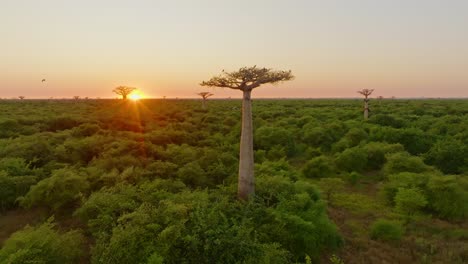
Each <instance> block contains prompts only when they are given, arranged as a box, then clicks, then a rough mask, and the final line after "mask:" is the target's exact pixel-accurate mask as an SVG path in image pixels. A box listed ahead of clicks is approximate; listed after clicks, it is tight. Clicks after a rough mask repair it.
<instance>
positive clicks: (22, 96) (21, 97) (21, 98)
mask: <svg viewBox="0 0 468 264" xmlns="http://www.w3.org/2000/svg"><path fill="white" fill-rule="evenodd" d="M18 98H19V99H20V100H24V98H26V97H25V96H24V95H20V96H18Z"/></svg>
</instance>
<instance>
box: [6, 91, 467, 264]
mask: <svg viewBox="0 0 468 264" xmlns="http://www.w3.org/2000/svg"><path fill="white" fill-rule="evenodd" d="M372 106H373V107H372V111H373V114H372V115H371V117H370V119H369V122H364V121H363V120H362V112H361V111H359V109H361V107H362V101H361V100H359V101H357V100H254V102H253V112H254V117H255V119H254V128H255V134H254V147H255V175H256V196H255V199H254V200H252V201H249V202H239V201H237V200H236V199H235V193H236V189H237V174H238V157H239V136H240V130H241V129H240V124H241V122H240V121H241V118H240V117H241V111H240V102H239V101H238V100H213V101H211V103H210V109H209V110H207V111H202V110H200V109H199V108H200V105H199V102H198V101H192V100H149V99H148V100H142V101H140V102H139V103H137V104H135V103H133V102H121V101H119V102H117V101H114V100H83V101H80V102H74V103H72V104H71V103H70V102H67V101H40V100H38V101H36V100H34V101H28V102H25V101H22V102H13V101H8V100H1V102H0V112H1V113H3V114H4V115H3V117H0V207H1V209H0V210H2V215H1V216H0V222H2V224H3V223H4V222H7V223H8V220H9V217H15V215H16V214H22V213H24V214H25V215H26V216H29V215H31V216H34V214H35V212H36V211H39V210H33V209H29V207H36V206H37V207H39V206H40V207H48V208H50V209H52V210H54V211H52V212H51V211H47V212H45V213H48V214H58V215H60V221H61V223H60V226H61V227H62V226H64V228H66V227H67V226H69V224H70V223H72V224H73V225H74V224H75V223H76V221H77V220H80V222H82V223H84V224H85V225H84V226H83V231H84V232H85V233H86V234H87V236H89V241H91V243H90V247H91V248H92V249H91V250H90V251H89V252H87V254H86V255H85V257H84V258H83V259H79V260H78V259H73V260H68V259H67V260H61V261H60V262H61V263H76V262H80V261H83V262H87V261H89V262H91V263H217V262H222V263H299V262H304V261H309V262H310V263H318V262H319V260H323V259H324V256H323V255H322V254H323V253H324V252H327V253H329V252H330V253H331V252H334V250H335V249H336V248H337V247H339V246H340V245H341V243H342V240H341V238H340V237H339V235H338V232H337V230H336V227H335V225H334V224H333V223H332V222H330V220H329V218H328V217H327V210H326V206H327V205H331V206H333V207H334V208H330V210H329V211H330V213H331V214H332V215H333V216H334V217H337V216H338V223H339V224H342V221H340V220H339V219H340V215H336V210H335V209H344V210H345V214H347V212H349V214H350V215H351V217H353V216H356V217H358V219H373V218H375V217H395V216H396V215H395V214H394V213H393V212H392V207H395V210H396V211H398V212H400V213H402V214H404V215H409V214H413V213H420V212H424V213H427V214H430V215H431V216H433V217H434V218H443V219H446V220H448V221H457V223H452V224H451V223H445V224H446V225H455V224H458V223H463V221H465V220H466V219H467V216H468V208H467V205H468V195H467V193H468V183H467V180H466V175H468V171H467V169H468V167H467V166H466V163H467V161H466V155H464V154H465V153H466V148H465V147H466V146H467V145H468V140H467V139H468V133H467V131H468V125H467V124H468V122H467V120H468V119H467V117H466V116H467V115H466V114H467V113H468V112H467V110H466V101H464V100H450V101H445V100H444V101H442V100H418V101H413V100H404V101H403V100H383V101H381V102H379V103H377V102H374V103H373V104H372ZM431 166H434V167H431ZM436 169H437V170H436ZM438 170H440V172H439V171H438ZM442 173H446V174H447V173H450V174H457V175H453V176H450V175H443V174H442ZM374 175H376V176H380V175H383V176H385V177H384V179H383V181H382V182H378V181H380V180H382V178H380V177H375V176H374ZM336 177H340V178H341V179H343V180H345V181H347V182H349V183H350V184H352V185H355V186H347V188H345V189H344V190H343V189H342V188H343V185H344V183H343V180H341V179H338V178H336ZM311 182H315V183H316V184H317V186H318V187H320V188H319V189H320V190H321V192H319V191H318V189H317V187H316V186H315V185H313V184H312V183H311ZM356 183H359V184H357V185H356ZM374 187H376V188H377V189H378V190H379V191H380V192H381V193H382V194H383V196H384V199H385V201H386V202H387V203H388V204H389V205H391V206H392V207H390V206H388V205H385V204H383V203H381V201H380V200H379V199H376V197H374ZM321 197H324V198H327V197H328V198H329V199H328V200H329V202H328V203H325V202H324V201H323V200H322V199H321ZM424 201H426V202H424ZM19 202H20V203H19ZM18 204H22V205H23V206H25V207H26V208H25V209H21V210H15V207H16V206H17V205H18ZM10 210H12V211H10ZM13 210H15V211H13ZM40 211H41V212H42V210H40ZM73 211H74V214H73V216H72V212H73ZM338 212H339V213H341V212H342V211H341V210H340V211H338ZM346 216H348V215H346ZM4 220H5V221H4ZM27 220H28V218H27V217H25V218H24V221H27ZM353 220H354V222H357V221H356V220H355V219H350V221H353ZM62 221H63V222H62ZM425 221H426V220H425ZM427 221H432V220H430V219H427ZM358 224H360V228H359V230H361V231H359V232H361V233H362V230H363V229H364V224H361V223H358ZM422 224H423V223H422ZM445 224H444V225H445ZM376 225H377V223H376ZM395 225H396V226H397V228H396V229H397V231H398V227H400V229H401V226H400V225H399V224H398V223H394V222H391V224H390V226H391V227H394V226H395ZM377 226H379V225H377ZM385 226H386V225H383V228H382V227H376V230H377V231H376V233H377V235H375V239H379V240H380V239H382V240H390V241H392V240H395V238H394V237H395V235H394V234H395V232H394V230H395V229H392V228H389V229H388V230H390V231H386V230H387V229H386V227H385ZM452 227H453V226H452ZM409 228H411V230H410V231H411V234H412V236H413V235H415V236H417V237H418V236H420V235H430V239H429V238H427V241H426V244H431V243H433V244H437V245H447V247H450V250H449V251H447V255H451V256H463V254H464V253H463V251H462V250H457V247H458V244H457V245H454V246H453V244H451V243H452V242H454V243H455V242H456V243H458V242H463V241H449V240H451V239H452V240H456V239H458V238H449V235H447V234H448V231H447V230H444V228H445V227H444V228H442V227H440V228H439V227H438V226H437V227H436V226H431V230H433V229H434V230H435V229H441V230H437V232H441V233H437V234H436V233H435V231H434V232H432V231H430V232H429V233H428V232H426V231H422V229H423V228H424V225H421V226H413V225H410V226H409ZM10 229H11V227H9V226H6V228H5V230H6V231H7V232H8V230H10ZM445 229H446V228H445ZM460 229H461V228H460ZM379 230H380V231H379ZM381 230H383V231H381ZM392 230H393V231H392ZM454 230H455V229H454ZM2 231H3V229H2ZM52 231H53V232H55V231H54V229H52ZM396 233H398V232H396ZM344 234H345V235H347V233H346V232H345V233H344ZM355 234H357V233H355ZM388 234H390V235H388ZM444 234H446V235H444ZM57 235H61V233H57ZM387 236H389V237H390V238H386V237H387ZM41 237H44V238H47V237H50V236H49V235H44V234H42V235H41ZM396 237H398V235H397V236H396ZM399 237H401V235H399ZM453 237H460V240H462V239H464V237H465V235H464V233H463V232H461V234H458V233H457V234H454V235H453ZM441 238H446V239H447V240H444V241H441ZM37 239H39V238H37ZM346 239H347V240H350V242H351V243H354V242H356V241H354V239H359V243H361V242H365V241H361V239H363V237H362V236H358V237H357V238H354V237H346ZM425 239H426V238H425ZM55 240H59V239H55ZM396 240H398V239H396ZM28 241H29V240H28ZM31 241H32V239H31ZM41 241H42V240H41ZM48 241H49V240H48ZM440 242H443V243H440ZM445 242H447V243H445ZM24 243H25V244H26V242H24ZM47 243H49V242H47ZM378 244H379V243H378V242H375V243H370V244H369V245H370V246H371V247H373V246H375V245H378ZM34 245H41V243H36V244H34ZM452 246H453V247H452ZM54 248H57V249H60V245H57V246H54ZM80 248H81V247H80V246H79V245H75V247H74V249H80ZM460 248H461V247H460ZM2 250H3V249H2ZM431 250H432V249H431ZM34 252H36V253H37V254H38V255H41V254H48V253H47V252H48V251H43V252H42V253H41V252H39V251H37V250H35V251H34ZM61 252H62V251H61ZM63 252H65V253H66V252H67V251H66V250H63ZM368 252H375V251H373V250H369V251H368ZM390 252H391V251H390ZM412 252H415V256H418V257H419V254H420V253H421V250H418V249H416V250H415V251H412ZM431 252H432V251H431ZM438 252H445V250H444V249H442V248H441V250H439V251H438ZM36 253H34V254H36ZM8 254H10V253H8ZM28 254H29V253H28ZM66 254H68V253H66ZM402 254H404V252H403V253H402ZM431 254H432V253H431ZM437 254H439V256H440V254H441V253H437ZM348 255H349V254H348V252H346V254H344V255H343V256H344V257H346V256H348ZM28 256H29V255H28ZM41 256H43V255H41ZM88 256H89V257H88ZM360 257H361V256H360ZM431 257H432V255H431ZM460 259H462V257H458V258H455V257H447V258H446V259H444V260H446V261H451V262H453V263H457V262H456V261H457V260H460ZM34 260H35V261H36V260H37V259H34ZM331 261H336V262H338V261H339V260H338V259H334V260H331ZM396 261H397V260H396ZM433 261H434V262H437V261H440V259H438V260H436V259H435V258H434V259H433ZM0 262H1V263H4V262H6V263H8V262H7V261H3V259H2V260H0ZM17 262H25V261H23V259H20V258H18V261H17ZM36 262H37V263H41V261H36ZM44 262H47V263H50V261H49V260H47V261H42V263H44ZM26 263H27V261H26Z"/></svg>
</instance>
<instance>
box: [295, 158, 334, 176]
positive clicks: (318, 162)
mask: <svg viewBox="0 0 468 264" xmlns="http://www.w3.org/2000/svg"><path fill="white" fill-rule="evenodd" d="M334 172H335V166H334V164H333V160H332V159H330V158H329V157H326V156H319V157H316V158H313V159H311V160H309V161H308V162H307V163H306V164H305V165H304V168H303V169H302V174H303V175H304V176H305V177H307V178H322V177H330V176H332V175H333V173H334Z"/></svg>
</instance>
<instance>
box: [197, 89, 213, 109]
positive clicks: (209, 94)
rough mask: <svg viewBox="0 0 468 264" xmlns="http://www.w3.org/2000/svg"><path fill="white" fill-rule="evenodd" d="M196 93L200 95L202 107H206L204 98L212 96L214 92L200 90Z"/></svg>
mask: <svg viewBox="0 0 468 264" xmlns="http://www.w3.org/2000/svg"><path fill="white" fill-rule="evenodd" d="M197 94H198V95H199V96H201V97H202V108H203V109H206V100H207V99H208V97H210V96H213V95H214V94H212V93H210V92H201V93H197Z"/></svg>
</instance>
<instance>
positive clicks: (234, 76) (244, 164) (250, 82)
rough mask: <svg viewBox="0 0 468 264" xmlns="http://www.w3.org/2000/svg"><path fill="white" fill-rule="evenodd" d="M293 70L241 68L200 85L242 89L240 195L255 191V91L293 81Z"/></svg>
mask: <svg viewBox="0 0 468 264" xmlns="http://www.w3.org/2000/svg"><path fill="white" fill-rule="evenodd" d="M293 78H294V76H293V75H292V74H291V71H274V70H272V69H268V68H257V67H256V66H253V67H243V68H240V69H239V70H238V71H234V72H225V71H224V70H223V71H222V74H221V75H219V76H215V77H213V78H211V79H210V80H208V81H204V82H202V83H201V84H200V85H202V86H209V87H222V88H230V89H234V90H240V91H242V93H243V97H242V98H243V99H242V131H241V140H240V153H239V178H238V187H237V196H238V197H239V199H242V200H247V199H249V197H251V196H253V195H254V194H255V182H254V180H255V179H254V152H253V125H252V101H251V93H252V90H253V89H255V88H257V87H259V86H261V85H262V84H267V83H271V84H276V83H279V82H282V81H289V80H292V79H293Z"/></svg>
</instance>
